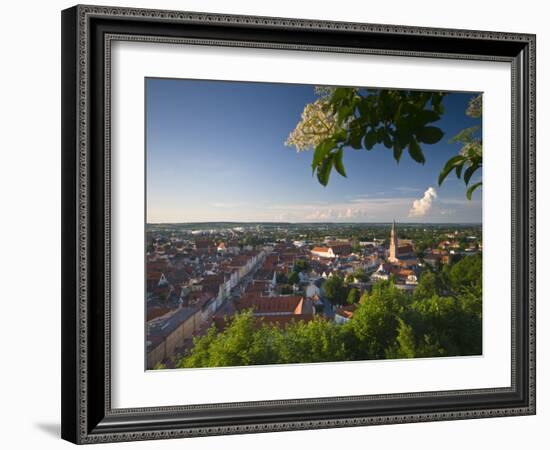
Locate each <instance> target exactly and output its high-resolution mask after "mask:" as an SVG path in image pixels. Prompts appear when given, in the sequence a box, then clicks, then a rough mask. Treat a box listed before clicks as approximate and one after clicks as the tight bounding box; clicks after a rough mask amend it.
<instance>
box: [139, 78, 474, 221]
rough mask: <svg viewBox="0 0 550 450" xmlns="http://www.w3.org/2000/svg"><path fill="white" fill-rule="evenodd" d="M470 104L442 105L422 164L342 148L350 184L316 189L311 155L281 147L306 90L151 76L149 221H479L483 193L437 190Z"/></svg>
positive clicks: (452, 180)
mask: <svg viewBox="0 0 550 450" xmlns="http://www.w3.org/2000/svg"><path fill="white" fill-rule="evenodd" d="M473 96H474V94H472V93H452V94H450V95H448V96H447V97H445V98H444V105H445V114H444V116H443V118H442V119H441V120H440V121H439V122H437V126H439V127H440V128H441V129H442V130H443V131H444V132H445V136H444V138H443V139H442V140H441V141H440V142H439V143H437V144H434V145H424V146H423V150H424V154H425V157H426V164H424V165H421V164H418V163H416V162H414V161H413V160H412V159H411V158H410V157H409V155H408V154H407V153H404V155H403V157H402V159H401V162H400V163H399V164H397V163H396V162H395V160H394V159H393V157H392V153H391V150H388V149H386V148H385V147H383V146H382V145H380V146H377V147H375V148H374V149H373V150H372V151H370V152H367V151H365V150H353V149H346V151H345V153H344V164H345V167H346V170H347V175H348V176H347V178H344V177H341V176H340V175H338V174H337V173H336V172H334V171H333V173H332V175H331V179H330V182H329V184H328V186H327V187H323V186H322V185H321V184H319V182H318V181H317V179H316V177H312V173H311V159H312V156H313V153H312V151H305V152H300V153H298V152H296V149H295V148H294V147H287V146H285V145H284V142H285V141H286V139H287V137H288V134H289V133H290V132H291V131H292V130H293V129H294V127H295V126H296V124H297V123H298V121H299V120H300V115H301V113H302V111H303V109H304V106H305V105H306V104H307V103H310V102H312V101H314V100H315V99H316V98H317V96H316V95H315V92H314V87H313V86H310V85H292V84H276V83H240V82H221V81H198V80H173V79H156V78H148V79H146V130H147V135H146V152H147V155H146V158H147V163H146V164H147V167H146V169H147V221H148V222H149V223H160V222H204V221H288V222H327V221H330V222H387V221H390V220H393V219H395V220H398V221H401V222H481V191H480V190H478V192H476V193H475V194H474V196H473V199H472V201H468V200H467V199H466V197H465V187H464V182H463V181H461V180H458V179H457V178H456V177H455V176H454V174H451V175H450V176H449V177H448V179H447V181H446V182H445V183H444V184H443V186H441V187H439V186H438V185H437V176H438V174H439V171H440V170H441V168H442V167H443V165H444V164H445V162H446V161H447V160H448V159H449V158H450V157H451V156H453V155H455V154H457V152H458V150H459V145H458V144H449V143H448V140H449V139H450V138H451V137H452V136H454V135H455V134H456V133H457V132H458V131H460V130H462V129H464V128H466V127H469V126H472V125H475V124H477V123H478V121H476V120H475V119H472V118H470V117H468V116H466V115H465V113H464V112H465V109H466V106H467V104H468V100H469V99H470V98H472V97H473ZM478 173H479V172H478ZM476 177H477V178H480V175H477V174H476ZM473 181H475V180H473ZM430 188H431V189H430ZM422 199H424V200H422ZM415 201H417V203H416V204H415V203H414V202H415ZM414 205H416V206H414Z"/></svg>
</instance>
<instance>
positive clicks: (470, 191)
mask: <svg viewBox="0 0 550 450" xmlns="http://www.w3.org/2000/svg"><path fill="white" fill-rule="evenodd" d="M480 186H481V181H480V182H479V183H476V184H472V185H471V186H470V187H469V188H468V190H467V191H466V197H468V200H471V199H472V194H473V193H474V191H475V190H476V189H477V188H478V187H480Z"/></svg>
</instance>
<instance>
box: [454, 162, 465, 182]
mask: <svg viewBox="0 0 550 450" xmlns="http://www.w3.org/2000/svg"><path fill="white" fill-rule="evenodd" d="M463 167H464V164H459V165H458V166H456V167H455V173H456V177H457V178H458V179H460V176H461V175H462V168H463Z"/></svg>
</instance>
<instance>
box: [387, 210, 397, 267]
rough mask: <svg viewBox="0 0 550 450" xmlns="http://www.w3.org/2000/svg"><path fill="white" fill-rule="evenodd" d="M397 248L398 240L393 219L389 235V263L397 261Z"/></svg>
mask: <svg viewBox="0 0 550 450" xmlns="http://www.w3.org/2000/svg"><path fill="white" fill-rule="evenodd" d="M398 246H399V238H398V237H397V226H396V225H395V219H394V221H393V224H392V227H391V233H390V256H389V258H388V259H389V260H390V262H395V261H397V253H398V252H397V248H398Z"/></svg>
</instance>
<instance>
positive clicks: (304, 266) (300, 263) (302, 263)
mask: <svg viewBox="0 0 550 450" xmlns="http://www.w3.org/2000/svg"><path fill="white" fill-rule="evenodd" d="M293 270H294V272H298V273H300V272H305V271H307V270H309V263H308V262H307V261H306V260H305V259H298V260H296V262H295V263H294V267H293Z"/></svg>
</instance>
